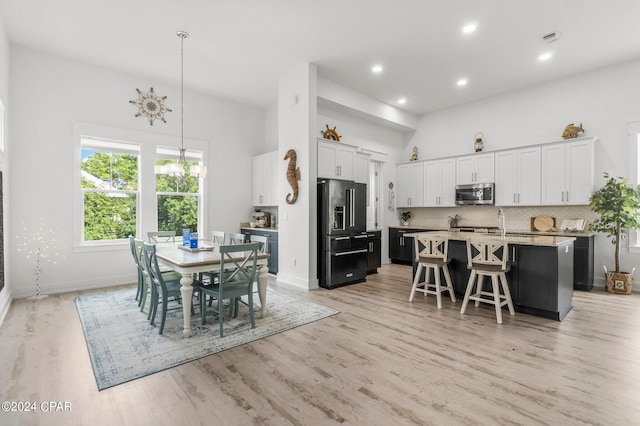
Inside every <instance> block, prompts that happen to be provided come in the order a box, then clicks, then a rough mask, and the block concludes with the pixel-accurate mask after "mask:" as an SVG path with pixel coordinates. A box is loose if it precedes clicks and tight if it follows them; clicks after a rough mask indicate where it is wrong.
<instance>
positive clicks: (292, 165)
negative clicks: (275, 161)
mask: <svg viewBox="0 0 640 426" xmlns="http://www.w3.org/2000/svg"><path fill="white" fill-rule="evenodd" d="M297 159H298V156H297V155H296V150H295V149H290V150H288V151H287V153H286V154H285V155H284V160H289V165H288V166H287V182H288V183H289V185H290V186H291V190H292V191H293V196H292V194H291V192H290V193H288V194H287V198H286V201H287V204H293V203H295V202H296V200H297V199H298V181H299V180H300V167H296V160H297Z"/></svg>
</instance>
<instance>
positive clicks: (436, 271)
mask: <svg viewBox="0 0 640 426" xmlns="http://www.w3.org/2000/svg"><path fill="white" fill-rule="evenodd" d="M433 274H434V275H435V281H436V302H437V304H438V309H442V293H441V292H440V268H438V267H437V266H434V267H433Z"/></svg>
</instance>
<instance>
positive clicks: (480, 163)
mask: <svg viewBox="0 0 640 426" xmlns="http://www.w3.org/2000/svg"><path fill="white" fill-rule="evenodd" d="M493 166H494V158H493V154H484V155H479V156H478V157H477V158H476V176H475V179H476V180H475V182H474V183H493V181H494V176H493Z"/></svg>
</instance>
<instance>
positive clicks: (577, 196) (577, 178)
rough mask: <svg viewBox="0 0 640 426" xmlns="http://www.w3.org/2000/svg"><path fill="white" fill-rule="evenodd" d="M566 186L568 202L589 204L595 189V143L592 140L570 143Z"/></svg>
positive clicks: (567, 149) (567, 148)
mask: <svg viewBox="0 0 640 426" xmlns="http://www.w3.org/2000/svg"><path fill="white" fill-rule="evenodd" d="M565 148H566V153H567V154H566V155H567V157H566V160H567V166H566V167H567V174H566V184H565V188H566V191H567V197H566V202H567V203H568V204H574V205H575V204H577V205H580V204H589V197H591V193H592V191H593V145H592V144H591V143H590V142H572V143H568V144H567V146H566V147H565Z"/></svg>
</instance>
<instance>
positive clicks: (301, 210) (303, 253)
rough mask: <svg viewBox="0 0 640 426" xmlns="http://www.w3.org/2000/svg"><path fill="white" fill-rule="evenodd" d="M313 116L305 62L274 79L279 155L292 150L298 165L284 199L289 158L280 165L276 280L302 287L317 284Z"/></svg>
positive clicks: (312, 85)
mask: <svg viewBox="0 0 640 426" xmlns="http://www.w3.org/2000/svg"><path fill="white" fill-rule="evenodd" d="M315 118H316V67H315V65H312V64H308V63H307V64H303V65H300V66H298V67H296V68H295V69H292V70H289V72H288V73H287V74H286V75H283V76H282V78H281V79H280V80H279V81H278V140H279V145H278V146H279V148H278V150H279V156H280V158H284V156H285V154H286V152H287V151H288V150H289V149H294V150H295V151H296V154H297V163H296V164H297V166H298V167H299V169H300V180H299V181H298V187H299V193H298V199H297V201H296V202H295V203H294V204H287V203H286V202H285V197H286V194H287V193H290V192H291V191H292V189H291V186H290V185H289V183H288V182H287V179H286V171H287V166H288V164H289V160H287V161H286V162H285V161H282V162H280V164H279V167H278V176H279V181H278V195H277V199H278V201H279V205H278V214H279V224H278V227H279V228H278V282H279V283H280V282H282V283H286V284H290V285H294V286H297V287H301V288H305V289H312V288H317V287H318V280H317V277H316V275H317V272H316V271H317V260H316V256H317V254H316V253H317V236H316V226H317V225H316V224H317V217H316V211H315V209H316V204H317V202H316V181H315V177H316V176H317V158H318V154H317V149H316V143H315V138H314V136H313V135H314V132H315V128H316V124H315V123H316V120H315Z"/></svg>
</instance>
